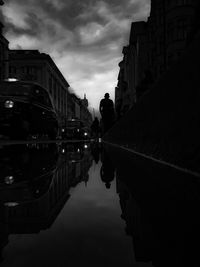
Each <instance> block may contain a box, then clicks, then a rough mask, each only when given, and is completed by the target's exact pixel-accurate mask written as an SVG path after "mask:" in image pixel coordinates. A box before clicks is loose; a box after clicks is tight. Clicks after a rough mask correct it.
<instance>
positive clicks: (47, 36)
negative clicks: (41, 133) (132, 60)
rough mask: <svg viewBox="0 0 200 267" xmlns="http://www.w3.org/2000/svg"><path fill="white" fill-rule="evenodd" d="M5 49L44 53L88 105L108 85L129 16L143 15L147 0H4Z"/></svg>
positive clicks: (125, 37) (126, 35)
mask: <svg viewBox="0 0 200 267" xmlns="http://www.w3.org/2000/svg"><path fill="white" fill-rule="evenodd" d="M4 2H5V4H4V6H2V7H1V11H2V12H3V20H4V21H3V23H4V25H5V29H4V33H5V36H6V38H7V39H8V41H9V42H10V45H9V47H10V49H38V50H39V51H40V52H44V53H48V54H50V56H51V57H52V58H53V60H54V61H55V63H56V65H57V66H58V68H59V69H60V71H61V72H62V74H63V75H64V77H65V78H66V80H67V81H68V83H69V84H70V86H71V87H72V88H73V89H74V91H75V93H76V94H77V95H78V96H79V97H81V98H83V95H84V93H86V95H87V98H88V100H89V104H90V107H92V108H95V109H98V105H99V101H100V99H101V98H102V97H103V96H104V94H105V92H109V93H110V95H111V98H112V99H113V100H114V90H115V86H116V85H117V76H118V72H119V67H118V63H119V62H120V60H121V59H122V47H123V46H124V45H127V44H128V39H129V34H130V26H131V22H132V21H138V20H146V18H147V16H148V14H149V9H150V7H149V2H150V0H103V1H98V0H5V1H4Z"/></svg>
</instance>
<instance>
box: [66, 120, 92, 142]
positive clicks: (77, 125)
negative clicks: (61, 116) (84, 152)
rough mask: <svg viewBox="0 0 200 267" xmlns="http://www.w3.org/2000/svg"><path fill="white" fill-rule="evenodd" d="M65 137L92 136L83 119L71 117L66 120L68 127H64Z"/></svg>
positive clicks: (86, 137) (84, 137) (83, 137)
mask: <svg viewBox="0 0 200 267" xmlns="http://www.w3.org/2000/svg"><path fill="white" fill-rule="evenodd" d="M62 132H63V137H64V138H67V139H76V140H87V139H89V138H90V131H89V129H88V127H86V126H85V125H84V123H83V121H81V120H78V119H71V120H67V121H66V127H65V128H64V129H63V131H62Z"/></svg>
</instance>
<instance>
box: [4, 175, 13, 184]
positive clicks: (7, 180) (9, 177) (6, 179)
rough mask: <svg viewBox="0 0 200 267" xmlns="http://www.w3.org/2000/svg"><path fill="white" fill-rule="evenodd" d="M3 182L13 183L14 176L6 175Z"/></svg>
mask: <svg viewBox="0 0 200 267" xmlns="http://www.w3.org/2000/svg"><path fill="white" fill-rule="evenodd" d="M4 182H5V184H13V183H14V177H13V176H6V177H5V178H4Z"/></svg>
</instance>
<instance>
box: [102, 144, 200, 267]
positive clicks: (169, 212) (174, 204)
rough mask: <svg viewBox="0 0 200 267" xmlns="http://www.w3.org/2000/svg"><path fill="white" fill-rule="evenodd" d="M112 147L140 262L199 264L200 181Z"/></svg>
mask: <svg viewBox="0 0 200 267" xmlns="http://www.w3.org/2000/svg"><path fill="white" fill-rule="evenodd" d="M107 149H108V152H109V154H110V155H111V157H112V159H113V162H114V163H115V165H116V180H117V181H116V183H117V193H118V195H119V201H120V206H121V219H122V220H123V221H124V222H125V225H126V226H125V229H124V231H125V233H126V234H127V235H128V236H130V238H131V239H132V242H133V253H134V255H135V260H136V262H137V263H138V264H144V263H148V265H147V266H154V267H165V266H166V267H168V266H176V267H177V266H200V259H199V248H200V247H199V237H200V228H199V225H200V218H199V205H200V181H199V180H197V179H196V178H195V177H192V176H189V175H188V174H183V173H181V172H178V171H176V170H173V169H170V168H167V167H161V166H159V165H157V164H155V163H152V162H151V163H149V162H145V160H142V159H141V158H138V157H136V156H134V155H132V154H131V153H127V152H120V153H119V151H118V150H117V149H115V148H113V147H109V148H107ZM138 266H140V265H138ZM141 266H143V265H141ZM144 266H146V265H144Z"/></svg>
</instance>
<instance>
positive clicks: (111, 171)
mask: <svg viewBox="0 0 200 267" xmlns="http://www.w3.org/2000/svg"><path fill="white" fill-rule="evenodd" d="M101 162H102V166H101V170H100V176H101V180H102V182H104V183H105V186H106V188H107V189H109V188H110V186H111V182H112V181H113V180H114V178H115V167H114V165H113V163H112V161H111V159H110V157H109V155H108V153H107V152H106V150H105V149H104V147H103V148H102V151H101Z"/></svg>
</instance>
